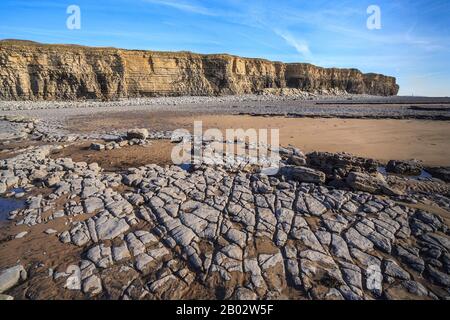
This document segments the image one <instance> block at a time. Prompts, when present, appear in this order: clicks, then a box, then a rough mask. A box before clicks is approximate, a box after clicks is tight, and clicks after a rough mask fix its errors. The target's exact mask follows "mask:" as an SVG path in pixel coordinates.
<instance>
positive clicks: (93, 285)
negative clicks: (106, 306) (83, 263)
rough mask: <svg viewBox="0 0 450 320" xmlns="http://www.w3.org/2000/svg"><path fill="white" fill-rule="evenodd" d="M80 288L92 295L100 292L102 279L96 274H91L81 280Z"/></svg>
mask: <svg viewBox="0 0 450 320" xmlns="http://www.w3.org/2000/svg"><path fill="white" fill-rule="evenodd" d="M82 290H83V292H84V293H85V294H88V295H89V296H91V297H93V296H96V295H98V294H99V293H101V292H102V281H101V280H100V278H99V277H98V276H96V275H91V276H90V277H88V278H87V279H84V280H83V283H82Z"/></svg>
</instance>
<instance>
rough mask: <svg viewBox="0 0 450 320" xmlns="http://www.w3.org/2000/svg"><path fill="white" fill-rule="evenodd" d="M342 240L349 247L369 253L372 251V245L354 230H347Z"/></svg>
mask: <svg viewBox="0 0 450 320" xmlns="http://www.w3.org/2000/svg"><path fill="white" fill-rule="evenodd" d="M344 238H345V240H346V241H347V243H348V244H349V245H350V246H353V247H356V248H358V249H360V250H362V251H370V250H372V249H373V243H372V242H371V241H370V240H369V239H367V238H365V237H364V236H362V235H361V234H360V233H359V232H358V231H356V230H355V229H354V228H349V229H348V230H347V231H346V232H345V233H344Z"/></svg>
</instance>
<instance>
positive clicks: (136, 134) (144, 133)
mask: <svg viewBox="0 0 450 320" xmlns="http://www.w3.org/2000/svg"><path fill="white" fill-rule="evenodd" d="M147 137H148V130H147V129H132V130H128V131H127V139H128V140H132V139H142V140H145V139H147Z"/></svg>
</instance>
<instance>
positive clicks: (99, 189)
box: [0, 130, 450, 300]
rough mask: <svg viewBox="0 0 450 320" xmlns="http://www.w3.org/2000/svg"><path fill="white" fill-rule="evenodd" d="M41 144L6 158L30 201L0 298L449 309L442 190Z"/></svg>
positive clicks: (352, 175)
mask: <svg viewBox="0 0 450 320" xmlns="http://www.w3.org/2000/svg"><path fill="white" fill-rule="evenodd" d="M130 132H131V136H129V138H130V139H141V140H143V141H147V142H142V143H144V144H145V143H148V140H149V139H151V138H152V137H151V136H150V134H149V132H148V131H147V130H146V131H143V130H133V131H130ZM29 134H33V132H32V131H30V133H29ZM129 135H130V134H129ZM43 142H44V144H42V145H37V146H29V147H26V148H24V149H22V150H21V151H20V152H19V153H18V154H16V155H14V156H11V157H9V158H6V159H3V160H0V191H2V192H1V193H2V194H3V196H4V197H6V198H8V197H9V198H11V197H16V196H17V197H19V196H18V194H19V193H20V197H22V199H23V202H24V204H23V207H22V208H19V209H16V210H14V211H12V212H11V213H10V214H9V217H8V218H9V220H10V222H9V223H10V224H11V226H9V227H8V228H20V232H26V233H25V235H24V236H23V237H21V238H15V237H14V236H16V235H18V234H19V232H17V233H15V234H13V235H7V232H8V230H10V229H6V231H4V233H3V234H2V239H1V241H0V245H1V248H0V249H1V250H0V254H1V256H2V259H5V260H4V262H2V270H3V271H1V273H0V289H1V291H0V293H5V294H7V295H9V296H12V297H15V298H17V299H49V298H53V299H58V298H63V299H74V298H78V299H81V298H84V299H88V298H90V299H245V300H253V299H348V300H360V299H404V298H419V299H448V298H450V229H449V218H450V214H449V210H450V198H449V188H448V184H447V183H445V182H443V181H440V180H437V179H432V178H430V179H429V180H426V181H421V180H413V181H412V182H411V181H410V178H408V177H403V178H402V177H398V176H396V177H389V176H383V175H382V174H380V173H377V172H376V171H377V168H376V162H375V161H374V160H370V159H362V158H355V157H352V156H351V155H347V154H338V155H335V154H320V153H314V154H309V155H303V153H301V152H300V151H299V150H297V149H295V148H286V149H284V148H283V150H280V155H281V159H282V162H281V167H282V168H281V170H280V172H279V174H278V175H275V176H267V175H264V174H262V173H258V172H257V171H252V170H247V169H246V168H238V169H234V170H229V168H228V167H226V166H219V165H216V166H214V165H207V164H203V165H198V166H195V167H193V168H191V169H190V170H187V171H186V170H183V169H182V168H180V167H178V166H166V167H162V166H159V165H156V164H148V165H145V166H140V167H135V168H128V169H126V170H122V171H117V172H108V171H105V170H103V169H102V168H101V167H100V166H99V165H98V164H97V163H88V162H75V161H73V160H72V159H70V158H57V159H53V158H51V157H50V154H51V153H52V151H54V150H55V149H59V148H64V146H61V145H56V144H52V143H50V144H49V143H48V142H46V141H43ZM123 147H124V148H126V147H127V146H126V145H124V146H123ZM99 152H100V151H99ZM338 164H339V165H338ZM374 171H375V172H374ZM17 189H23V190H21V191H20V192H19V191H14V190H17ZM21 193H23V194H21ZM20 197H19V198H20ZM11 230H16V229H11ZM17 230H18V231H19V229H17ZM20 241H22V242H20ZM33 243H34V245H33ZM28 246H29V248H28ZM36 246H37V248H36ZM25 247H27V248H28V249H29V250H30V252H31V254H28V255H27V254H26V251H23V250H24V249H23V248H25ZM18 248H19V249H18ZM20 248H22V249H20ZM28 249H27V250H28ZM14 250H17V251H18V253H16V256H14V254H13V253H11V252H12V251H14ZM20 250H22V251H20ZM37 251H39V255H37V253H36V252H37ZM7 254H10V255H11V256H14V257H15V258H16V257H17V258H19V259H18V260H19V262H17V259H14V263H12V261H10V260H7V259H6V258H8V257H7ZM17 255H19V256H17Z"/></svg>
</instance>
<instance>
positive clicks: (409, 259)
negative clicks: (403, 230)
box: [395, 245, 425, 273]
mask: <svg viewBox="0 0 450 320" xmlns="http://www.w3.org/2000/svg"><path fill="white" fill-rule="evenodd" d="M395 252H396V253H397V255H398V256H399V257H400V259H401V260H402V261H403V262H404V263H406V264H407V265H409V266H410V267H411V268H413V269H414V270H416V271H418V272H419V273H422V272H423V271H424V270H425V262H424V261H423V259H422V258H420V257H419V256H417V255H415V254H413V253H411V252H410V251H408V250H406V249H405V248H403V247H402V246H399V245H397V246H396V247H395Z"/></svg>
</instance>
